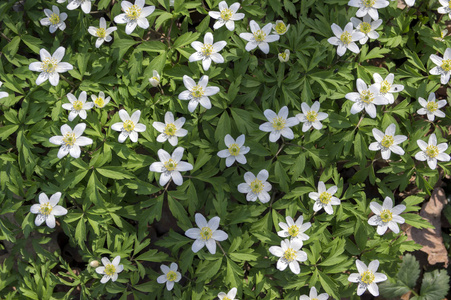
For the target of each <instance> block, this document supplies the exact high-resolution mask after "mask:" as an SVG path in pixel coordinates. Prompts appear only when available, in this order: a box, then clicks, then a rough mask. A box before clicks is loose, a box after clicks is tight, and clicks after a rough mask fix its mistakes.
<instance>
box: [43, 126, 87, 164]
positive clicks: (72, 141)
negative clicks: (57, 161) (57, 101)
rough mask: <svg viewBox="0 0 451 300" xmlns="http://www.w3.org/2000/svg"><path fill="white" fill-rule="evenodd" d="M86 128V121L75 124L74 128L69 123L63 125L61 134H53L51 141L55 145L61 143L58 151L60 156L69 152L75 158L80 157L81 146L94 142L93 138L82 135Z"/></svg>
mask: <svg viewBox="0 0 451 300" xmlns="http://www.w3.org/2000/svg"><path fill="white" fill-rule="evenodd" d="M85 129H86V124H85V123H80V124H77V125H75V127H74V130H73V131H72V128H70V126H69V125H67V124H64V125H63V126H61V134H62V136H61V135H57V136H52V137H51V138H50V139H49V142H50V143H52V144H55V145H61V148H60V150H59V151H58V158H63V157H64V156H66V155H67V154H68V153H70V156H72V157H73V158H79V157H80V154H81V150H80V146H87V145H91V144H92V139H90V138H88V137H84V136H81V135H82V134H83V132H84V131H85Z"/></svg>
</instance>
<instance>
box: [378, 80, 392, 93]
mask: <svg viewBox="0 0 451 300" xmlns="http://www.w3.org/2000/svg"><path fill="white" fill-rule="evenodd" d="M390 89H391V84H390V83H389V82H388V81H387V80H384V81H382V82H381V89H380V93H381V94H386V93H388V92H389V91H390Z"/></svg>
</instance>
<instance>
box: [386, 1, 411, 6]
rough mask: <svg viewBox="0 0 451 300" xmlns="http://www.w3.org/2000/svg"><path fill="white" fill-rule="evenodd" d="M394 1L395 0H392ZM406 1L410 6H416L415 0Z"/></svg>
mask: <svg viewBox="0 0 451 300" xmlns="http://www.w3.org/2000/svg"><path fill="white" fill-rule="evenodd" d="M392 1H393V0H392ZM404 2H406V4H407V5H408V6H414V5H415V0H404Z"/></svg>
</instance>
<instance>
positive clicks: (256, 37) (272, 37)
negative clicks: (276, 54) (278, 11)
mask: <svg viewBox="0 0 451 300" xmlns="http://www.w3.org/2000/svg"><path fill="white" fill-rule="evenodd" d="M249 26H250V28H251V31H252V33H249V32H243V33H240V38H242V39H244V40H246V41H248V43H247V44H246V51H251V50H252V49H255V48H256V47H257V46H258V48H260V50H262V51H263V53H265V54H268V53H269V44H268V43H272V42H275V41H277V40H279V38H280V36H279V35H278V34H270V33H271V28H272V24H271V23H268V24H266V25H265V26H264V27H263V28H262V29H260V26H258V24H257V23H256V22H255V21H254V20H251V21H250V22H249Z"/></svg>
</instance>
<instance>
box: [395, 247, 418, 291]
mask: <svg viewBox="0 0 451 300" xmlns="http://www.w3.org/2000/svg"><path fill="white" fill-rule="evenodd" d="M397 277H398V280H399V281H400V282H402V283H403V284H404V285H405V286H407V287H409V288H411V289H413V288H414V287H415V285H416V282H417V280H418V277H420V263H419V262H418V261H417V260H416V259H415V257H414V256H413V255H411V254H406V255H405V256H404V257H403V259H402V263H401V266H400V268H399V271H398V275H397Z"/></svg>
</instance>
